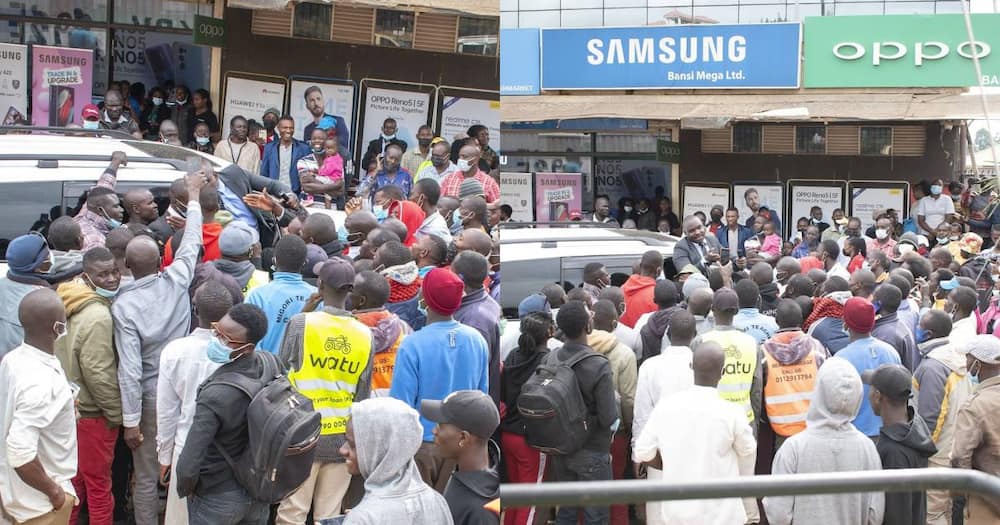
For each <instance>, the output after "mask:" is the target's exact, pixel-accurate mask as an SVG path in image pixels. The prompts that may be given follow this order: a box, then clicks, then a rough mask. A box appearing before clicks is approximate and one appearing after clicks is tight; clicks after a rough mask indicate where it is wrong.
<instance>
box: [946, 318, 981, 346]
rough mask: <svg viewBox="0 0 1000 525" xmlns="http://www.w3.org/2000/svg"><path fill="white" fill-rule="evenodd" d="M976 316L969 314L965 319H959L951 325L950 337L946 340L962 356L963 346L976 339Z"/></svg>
mask: <svg viewBox="0 0 1000 525" xmlns="http://www.w3.org/2000/svg"><path fill="white" fill-rule="evenodd" d="M976 333H977V330H976V316H975V314H970V315H969V316H968V317H966V318H965V319H959V320H958V321H955V322H954V323H953V324H952V325H951V335H949V336H948V339H949V340H950V341H951V344H952V346H954V347H955V348H956V349H957V350H958V351H959V352H960V353H962V354H964V353H965V351H966V348H965V346H966V345H967V344H969V342H971V341H972V339H973V338H975V337H976Z"/></svg>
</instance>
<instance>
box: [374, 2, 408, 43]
mask: <svg viewBox="0 0 1000 525" xmlns="http://www.w3.org/2000/svg"><path fill="white" fill-rule="evenodd" d="M413 22H414V14H413V13H412V12H407V11H395V10H391V9H379V10H378V11H376V12H375V45H377V46H385V47H401V48H407V49H409V48H412V47H413Z"/></svg>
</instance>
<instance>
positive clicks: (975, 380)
mask: <svg viewBox="0 0 1000 525" xmlns="http://www.w3.org/2000/svg"><path fill="white" fill-rule="evenodd" d="M982 368H983V365H982V363H980V362H979V361H976V362H975V363H972V366H971V367H969V379H971V380H972V384H974V385H978V384H979V371H980V370H982ZM973 370H975V372H973Z"/></svg>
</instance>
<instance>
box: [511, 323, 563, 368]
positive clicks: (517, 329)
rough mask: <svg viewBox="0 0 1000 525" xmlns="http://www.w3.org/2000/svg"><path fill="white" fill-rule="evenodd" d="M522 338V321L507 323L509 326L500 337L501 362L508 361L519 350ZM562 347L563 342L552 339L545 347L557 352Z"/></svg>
mask: <svg viewBox="0 0 1000 525" xmlns="http://www.w3.org/2000/svg"><path fill="white" fill-rule="evenodd" d="M520 338H521V321H520V320H519V319H511V320H510V321H507V326H506V327H504V330H503V334H501V335H500V361H506V360H507V356H508V355H510V353H511V352H513V351H514V350H517V340H518V339H520ZM562 345H563V344H562V341H560V340H558V339H555V338H552V339H549V341H548V343H546V345H545V346H546V347H548V349H549V350H556V349H557V348H559V347H561V346H562Z"/></svg>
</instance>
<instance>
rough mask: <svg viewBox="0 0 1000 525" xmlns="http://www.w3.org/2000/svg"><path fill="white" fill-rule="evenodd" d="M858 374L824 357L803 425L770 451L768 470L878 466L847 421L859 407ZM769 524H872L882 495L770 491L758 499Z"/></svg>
mask: <svg viewBox="0 0 1000 525" xmlns="http://www.w3.org/2000/svg"><path fill="white" fill-rule="evenodd" d="M863 391H864V390H863V389H862V385H861V377H860V376H859V375H858V372H857V371H856V370H854V367H853V366H851V364H850V363H848V362H847V361H844V360H843V359H830V360H828V361H827V362H826V363H825V364H824V365H823V367H822V368H820V369H819V374H818V375H817V378H816V390H815V392H814V393H813V398H812V403H811V404H810V405H809V413H808V415H807V416H806V429H805V430H803V431H802V432H799V433H798V434H796V435H794V436H792V437H790V438H788V440H787V441H785V444H784V445H782V446H781V448H779V449H778V452H777V453H776V454H775V456H774V465H773V468H772V470H771V473H772V474H775V475H778V474H809V473H829V472H848V471H858V470H881V469H882V462H881V460H880V459H879V455H878V451H877V450H876V449H875V444H874V443H872V441H871V439H868V437H866V436H865V435H864V434H862V433H861V432H858V430H857V429H856V428H854V426H853V425H852V424H851V420H852V419H854V416H855V415H856V414H857V413H858V410H859V409H860V408H861V397H862V395H863ZM764 510H765V512H766V513H767V521H768V523H771V524H772V525H789V524H793V523H794V524H797V525H809V524H812V523H822V524H824V525H878V524H880V523H882V516H883V513H884V510H885V497H884V495H883V494H882V493H881V492H874V493H857V494H820V495H813V496H774V497H767V498H764Z"/></svg>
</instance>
